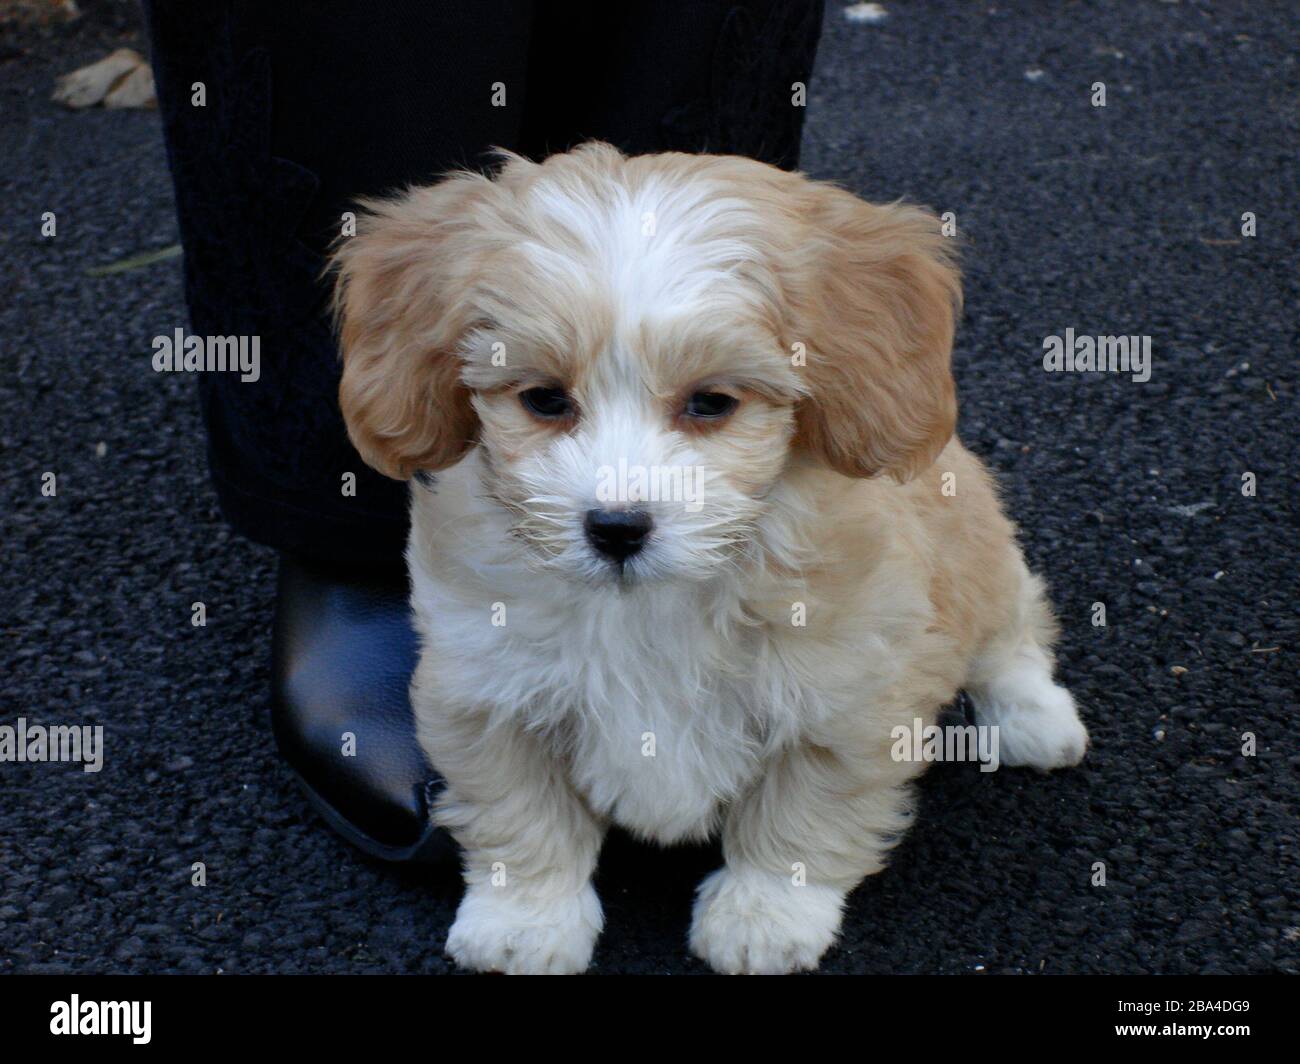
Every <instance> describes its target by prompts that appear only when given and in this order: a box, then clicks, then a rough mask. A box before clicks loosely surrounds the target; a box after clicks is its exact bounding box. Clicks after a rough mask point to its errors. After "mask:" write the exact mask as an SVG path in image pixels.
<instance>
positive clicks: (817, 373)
mask: <svg viewBox="0 0 1300 1064" xmlns="http://www.w3.org/2000/svg"><path fill="white" fill-rule="evenodd" d="M809 220H810V221H811V224H812V228H813V234H812V239H811V240H810V241H809V245H808V246H807V247H806V249H805V250H806V251H807V253H808V254H809V255H810V258H809V259H806V260H804V261H805V262H807V263H808V266H807V268H806V270H805V271H804V273H805V276H808V275H809V274H811V276H812V277H813V278H814V280H812V282H811V285H810V288H809V290H807V291H805V292H804V293H803V295H802V298H801V299H800V300H799V302H800V304H802V307H803V309H804V313H803V314H802V315H798V314H797V315H796V323H795V324H796V328H802V329H803V330H804V331H805V335H806V340H805V344H806V348H807V351H806V363H807V364H806V366H805V368H804V371H803V372H804V374H805V375H806V380H805V383H806V385H807V388H808V395H807V397H806V398H805V399H804V400H802V401H801V403H800V405H799V408H798V411H797V414H798V438H799V442H800V443H802V445H803V446H805V447H807V448H808V449H809V450H810V451H812V452H813V453H815V454H816V455H818V456H819V457H820V458H821V459H822V460H823V461H825V462H826V463H828V464H829V465H830V466H831V467H832V468H834V469H836V470H837V471H838V472H840V473H843V474H845V475H846V476H852V477H871V476H876V475H878V474H881V473H886V474H888V475H890V476H892V477H894V478H895V479H896V480H898V481H899V482H900V483H901V482H904V481H906V480H908V479H910V478H911V477H913V476H915V475H916V474H917V473H919V472H920V471H921V470H923V469H925V468H926V467H927V466H929V465H931V464H932V463H933V462H934V460H935V459H936V458H937V457H938V455H939V452H940V451H942V450H943V448H944V445H945V444H946V443H947V442H948V440H949V439H950V438H951V436H952V434H953V430H954V429H955V428H956V423H957V398H956V392H955V389H954V386H953V380H952V373H951V369H950V362H951V355H952V338H953V327H954V322H955V318H956V315H957V313H958V311H959V309H960V306H961V277H960V274H959V273H958V270H957V268H956V265H955V261H954V260H955V254H954V252H953V250H952V242H951V241H950V240H949V239H948V238H947V237H945V236H943V235H942V233H941V231H940V228H939V220H938V219H937V218H935V217H934V215H932V214H930V213H929V212H928V211H925V210H922V209H921V208H919V207H911V206H906V205H901V204H893V205H888V206H875V205H873V204H869V203H864V202H863V201H862V200H860V199H858V198H857V197H856V196H853V195H852V194H851V193H849V192H846V191H844V190H843V189H840V188H836V187H834V186H831V185H817V186H814V191H813V193H812V203H811V217H810V218H809ZM795 339H798V337H795Z"/></svg>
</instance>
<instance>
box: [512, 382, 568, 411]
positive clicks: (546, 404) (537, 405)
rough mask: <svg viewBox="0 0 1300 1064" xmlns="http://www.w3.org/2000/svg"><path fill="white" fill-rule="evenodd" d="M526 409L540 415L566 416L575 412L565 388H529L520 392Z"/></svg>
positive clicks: (520, 398)
mask: <svg viewBox="0 0 1300 1064" xmlns="http://www.w3.org/2000/svg"><path fill="white" fill-rule="evenodd" d="M519 401H520V402H521V403H523V404H524V409H526V410H528V411H530V412H531V413H534V414H536V415H537V416H538V417H547V418H555V417H565V416H567V415H568V414H571V413H572V412H573V404H572V403H571V402H570V401H569V397H568V396H567V395H566V394H565V392H564V389H563V388H529V389H528V390H527V391H523V392H520V393H519Z"/></svg>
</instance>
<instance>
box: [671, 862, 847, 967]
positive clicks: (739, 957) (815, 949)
mask: <svg viewBox="0 0 1300 1064" xmlns="http://www.w3.org/2000/svg"><path fill="white" fill-rule="evenodd" d="M843 907H844V895H843V893H842V892H840V891H838V890H835V889H834V888H832V887H824V886H812V885H805V886H802V887H797V886H795V885H794V884H793V883H792V882H791V881H790V878H789V877H788V876H780V875H774V874H772V873H769V872H758V871H753V870H751V869H746V870H744V871H741V872H734V871H732V870H731V869H730V868H720V869H718V871H716V872H714V873H713V874H712V875H711V876H709V877H708V878H707V879H705V881H704V882H703V883H701V884H700V889H699V892H698V894H697V896H696V899H695V911H694V913H693V914H692V917H691V952H692V953H694V954H695V955H696V956H697V957H699V958H700V959H701V960H704V961H707V962H708V964H709V966H710V967H712V968H713V970H714V971H716V972H722V973H723V974H724V975H741V974H743V975H782V974H784V973H786V972H795V971H802V970H807V969H811V968H816V967H817V962H818V961H819V960H821V956H822V954H823V953H825V952H826V950H827V949H828V948H829V947H830V945H831V943H832V942H834V941H835V936H836V934H838V933H839V929H840V916H841V912H842V910H843Z"/></svg>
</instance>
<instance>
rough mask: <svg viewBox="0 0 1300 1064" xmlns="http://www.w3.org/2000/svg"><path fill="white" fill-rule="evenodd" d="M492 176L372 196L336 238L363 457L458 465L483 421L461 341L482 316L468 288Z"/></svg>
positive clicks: (349, 403) (392, 471)
mask: <svg viewBox="0 0 1300 1064" xmlns="http://www.w3.org/2000/svg"><path fill="white" fill-rule="evenodd" d="M491 187H492V186H491V182H490V181H489V180H488V179H487V178H485V177H483V176H481V175H479V174H468V173H467V174H456V175H454V176H452V177H449V178H447V179H445V180H443V181H441V182H439V183H438V184H436V185H432V186H430V187H428V188H420V189H415V190H412V191H409V192H407V193H404V194H403V195H401V196H398V197H396V198H393V199H389V200H377V201H374V200H372V201H367V202H365V203H363V204H362V205H361V206H362V208H363V210H362V211H361V212H359V216H358V219H357V232H356V235H355V236H351V237H344V238H342V239H341V240H340V241H339V242H338V243H337V244H336V245H335V249H334V254H333V257H332V260H331V267H332V268H333V269H334V270H335V271H336V273H337V279H336V281H335V286H334V314H335V319H336V321H337V322H338V326H339V338H340V349H341V352H342V357H343V379H342V382H341V383H340V385H339V406H340V408H341V409H342V411H343V419H344V421H345V422H346V423H347V427H348V435H349V437H351V439H352V443H353V445H354V446H355V447H356V449H357V450H358V451H359V452H360V453H361V457H362V458H364V459H365V460H366V462H367V463H368V464H369V465H371V466H373V467H374V468H375V469H377V470H379V472H381V473H384V474H386V475H387V476H390V477H393V478H395V479H397V480H405V479H407V478H408V477H410V476H411V475H412V474H413V473H415V472H417V471H419V470H425V469H427V470H439V469H445V468H446V467H447V466H449V465H453V464H454V463H455V462H456V461H457V460H459V459H460V458H461V456H462V455H464V453H465V452H466V451H467V450H469V448H470V447H471V446H472V445H473V443H474V440H475V437H476V434H477V432H478V419H477V417H476V416H475V414H474V410H473V407H472V406H471V404H470V393H469V391H468V389H466V388H465V386H464V385H463V384H462V383H461V379H460V371H461V364H460V360H459V359H458V358H457V357H456V353H455V349H456V345H457V343H458V342H459V341H460V340H461V338H462V337H463V336H464V335H465V334H466V332H467V331H468V330H469V328H470V327H471V326H472V324H473V322H472V321H470V320H469V311H468V309H467V301H466V300H464V299H463V298H460V297H461V296H462V295H463V294H464V293H465V291H466V289H467V286H468V284H469V282H470V280H471V278H472V277H473V275H474V270H475V269H476V259H477V255H476V254H475V246H476V245H475V241H474V239H473V228H472V227H473V221H472V217H471V213H472V208H473V206H474V204H475V202H476V201H477V200H478V199H479V198H480V197H482V196H484V195H486V194H488V191H489V190H490V189H491Z"/></svg>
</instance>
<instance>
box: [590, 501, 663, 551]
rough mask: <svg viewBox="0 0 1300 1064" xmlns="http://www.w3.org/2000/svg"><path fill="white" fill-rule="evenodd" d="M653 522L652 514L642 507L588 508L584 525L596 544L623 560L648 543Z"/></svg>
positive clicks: (592, 543) (593, 543) (601, 549)
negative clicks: (639, 508)
mask: <svg viewBox="0 0 1300 1064" xmlns="http://www.w3.org/2000/svg"><path fill="white" fill-rule="evenodd" d="M653 524H654V522H653V521H651V520H650V515H649V514H648V513H644V512H643V511H641V510H588V511H587V519H586V521H584V522H583V525H582V527H583V528H584V529H585V530H586V532H587V539H588V540H590V541H591V545H592V546H593V547H595V548H596V549H597V550H598V551H600V553H601V554H603V555H605V557H607V558H612V559H613V560H614V561H616V562H622V561H626V560H627V559H628V558H630V557H632V555H634V554H635V553H636V552H637V551H639V550H640V549H641V548H642V547H644V546H645V541H646V537H647V536H648V535H649V534H650V529H651V527H652V525H653Z"/></svg>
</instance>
